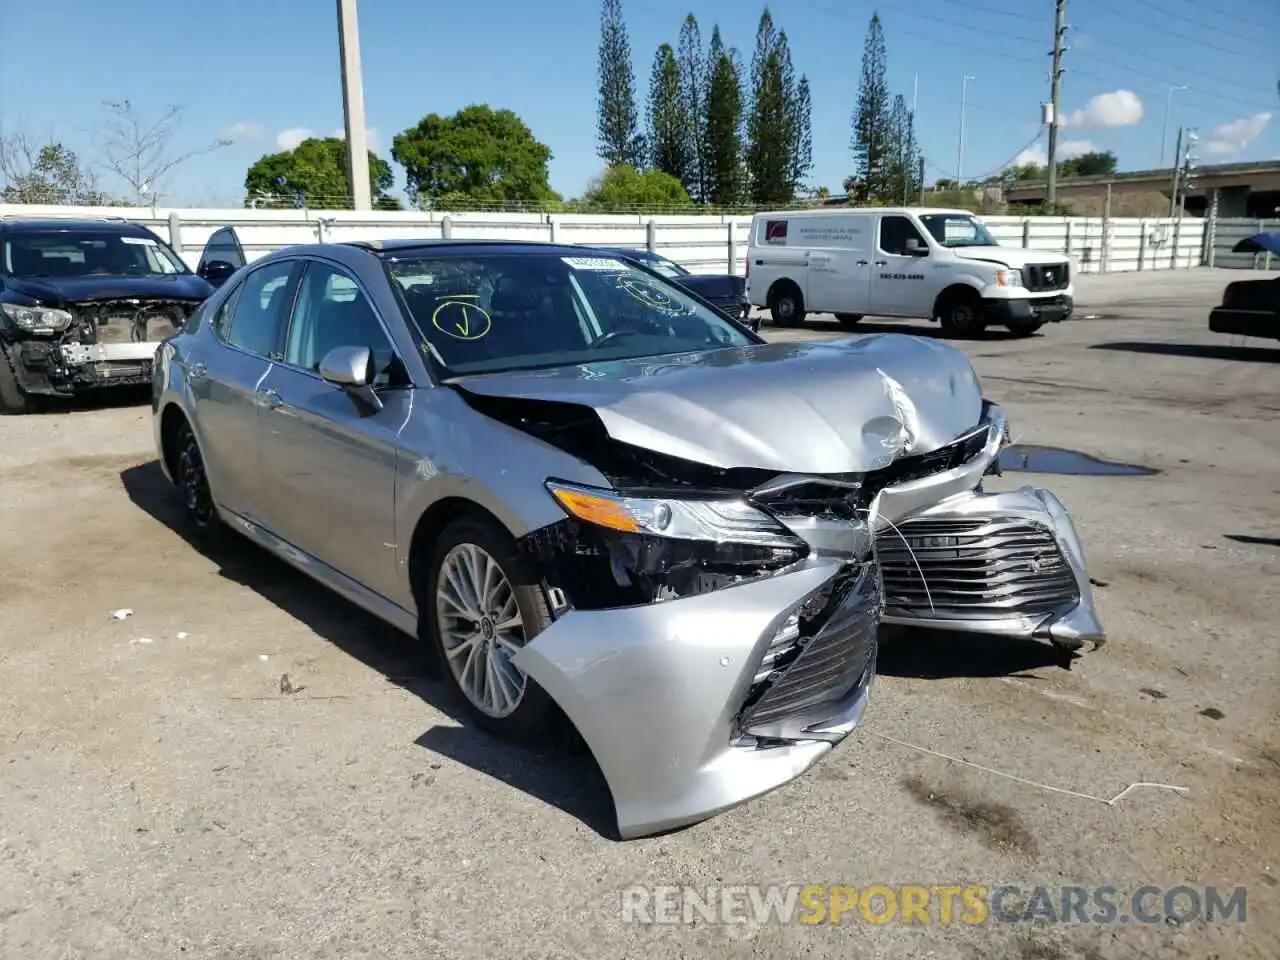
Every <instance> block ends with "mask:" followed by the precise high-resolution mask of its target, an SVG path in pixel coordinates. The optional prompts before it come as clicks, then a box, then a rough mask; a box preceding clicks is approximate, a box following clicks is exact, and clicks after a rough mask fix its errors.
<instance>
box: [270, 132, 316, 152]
mask: <svg viewBox="0 0 1280 960" xmlns="http://www.w3.org/2000/svg"><path fill="white" fill-rule="evenodd" d="M315 135H316V134H315V131H314V130H308V129H307V128H306V127H290V128H289V129H288V130H281V131H280V132H279V133H277V134H276V146H277V147H279V148H280V149H281V150H292V149H293V148H294V147H296V146H297V145H298V144H300V143H301V142H302V141H303V140H310V139H311V138H312V137H314V136H315Z"/></svg>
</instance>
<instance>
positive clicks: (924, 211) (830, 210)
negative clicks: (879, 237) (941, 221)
mask: <svg viewBox="0 0 1280 960" xmlns="http://www.w3.org/2000/svg"><path fill="white" fill-rule="evenodd" d="M851 213H861V214H872V213H878V214H881V215H886V214H887V215H894V216H896V215H899V214H903V213H914V214H915V215H916V216H928V215H931V214H943V213H945V214H957V215H961V214H962V215H964V216H966V217H978V216H980V215H979V214H976V213H974V212H973V211H972V210H960V209H957V208H953V207H827V208H823V209H817V210H778V211H774V212H767V211H762V212H760V213H757V214H755V216H756V217H757V218H761V217H771V218H774V219H779V220H781V219H783V218H785V217H841V216H845V217H847V216H848V215H849V214H851Z"/></svg>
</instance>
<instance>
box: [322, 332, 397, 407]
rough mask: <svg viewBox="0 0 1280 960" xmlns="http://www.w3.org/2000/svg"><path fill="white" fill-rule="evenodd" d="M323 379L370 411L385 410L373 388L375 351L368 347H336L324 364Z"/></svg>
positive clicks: (326, 355) (325, 357) (327, 354)
mask: <svg viewBox="0 0 1280 960" xmlns="http://www.w3.org/2000/svg"><path fill="white" fill-rule="evenodd" d="M320 377H321V379H322V380H324V382H325V383H331V384H333V385H334V386H335V387H340V388H341V389H343V390H345V391H346V392H347V393H348V394H349V395H350V396H351V398H352V399H353V400H355V401H357V403H358V404H359V405H361V406H362V407H365V408H368V409H369V411H370V412H372V413H377V412H378V411H379V410H381V409H382V400H381V399H380V398H379V397H378V394H377V392H376V391H375V390H374V389H373V386H372V383H373V352H372V351H371V350H370V349H369V348H368V347H334V348H333V349H332V350H330V351H329V352H328V353H326V354H325V355H324V359H323V360H321V361H320Z"/></svg>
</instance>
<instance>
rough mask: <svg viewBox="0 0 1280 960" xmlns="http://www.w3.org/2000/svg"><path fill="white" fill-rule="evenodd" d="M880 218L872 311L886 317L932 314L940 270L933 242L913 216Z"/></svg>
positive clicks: (875, 253)
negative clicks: (934, 258)
mask: <svg viewBox="0 0 1280 960" xmlns="http://www.w3.org/2000/svg"><path fill="white" fill-rule="evenodd" d="M879 220H880V222H879V224H878V226H877V230H876V247H875V252H874V256H875V259H874V262H873V266H874V268H875V273H874V276H873V278H872V281H871V310H870V312H871V313H873V314H875V315H877V316H885V317H928V316H931V315H932V313H933V301H934V298H935V297H936V295H937V291H936V290H935V289H934V288H935V287H936V283H935V282H934V274H935V273H936V272H937V271H936V269H935V268H936V264H934V263H933V262H932V261H931V259H930V257H929V245H928V244H927V243H926V242H925V238H924V236H923V235H922V234H921V233H920V231H919V230H918V229H916V225H915V224H914V223H912V222H911V218H910V217H905V216H902V215H901V214H884V215H882V216H881V217H880V218H879ZM912 249H914V250H915V251H916V252H915V253H912V252H910V251H911V250H912Z"/></svg>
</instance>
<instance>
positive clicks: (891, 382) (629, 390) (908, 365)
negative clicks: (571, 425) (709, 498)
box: [449, 333, 982, 474]
mask: <svg viewBox="0 0 1280 960" xmlns="http://www.w3.org/2000/svg"><path fill="white" fill-rule="evenodd" d="M449 383H450V385H452V386H454V387H456V388H458V389H461V390H463V391H469V392H471V393H474V394H480V395H483V396H489V397H509V398H525V399H529V400H545V401H556V402H560V403H574V404H579V405H582V406H585V407H590V408H592V409H594V410H595V411H596V413H597V414H598V415H599V417H600V419H601V421H602V422H603V423H604V427H605V429H606V430H607V431H608V433H609V435H610V436H611V437H612V438H613V439H615V440H618V441H620V442H622V443H628V444H633V445H635V446H639V447H645V448H647V449H649V450H654V451H657V452H660V453H665V454H669V455H671V456H676V457H683V458H684V459H686V460H693V461H696V462H699V463H705V464H708V465H711V466H714V467H720V468H726V469H727V468H732V467H754V468H759V469H765V470H776V471H779V472H794V473H815V474H824V473H857V472H862V471H866V470H875V469H879V468H880V467H883V466H885V465H886V464H887V463H889V462H890V461H892V460H893V459H894V458H896V457H898V456H901V455H903V454H910V453H924V452H927V451H929V450H933V449H935V448H937V447H939V446H942V445H943V444H945V443H947V442H948V441H950V440H953V439H954V438H955V437H957V436H959V435H960V434H962V433H963V432H965V431H966V430H968V429H969V428H971V427H973V426H975V425H976V424H977V423H978V421H979V419H980V418H981V414H982V394H981V387H980V384H979V382H978V377H977V374H976V373H975V372H974V370H973V367H972V365H971V364H970V363H969V360H968V358H967V357H966V356H965V355H964V354H963V353H962V352H961V351H959V350H957V349H956V348H954V347H951V346H948V345H947V344H944V343H940V342H938V341H935V340H930V339H926V338H923V337H913V336H907V335H904V334H896V333H891V334H874V335H869V336H862V337H851V338H849V339H847V340H837V341H830V342H825V343H815V342H800V343H768V344H753V345H751V346H746V347H733V348H726V349H722V350H709V351H703V352H699V353H688V354H675V355H671V356H664V357H648V358H641V359H636V360H621V361H618V360H614V361H601V362H599V363H591V364H582V365H578V366H569V367H557V368H554V369H550V370H535V371H528V372H516V373H507V374H487V375H479V376H469V377H458V378H455V379H453V380H451V381H449Z"/></svg>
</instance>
